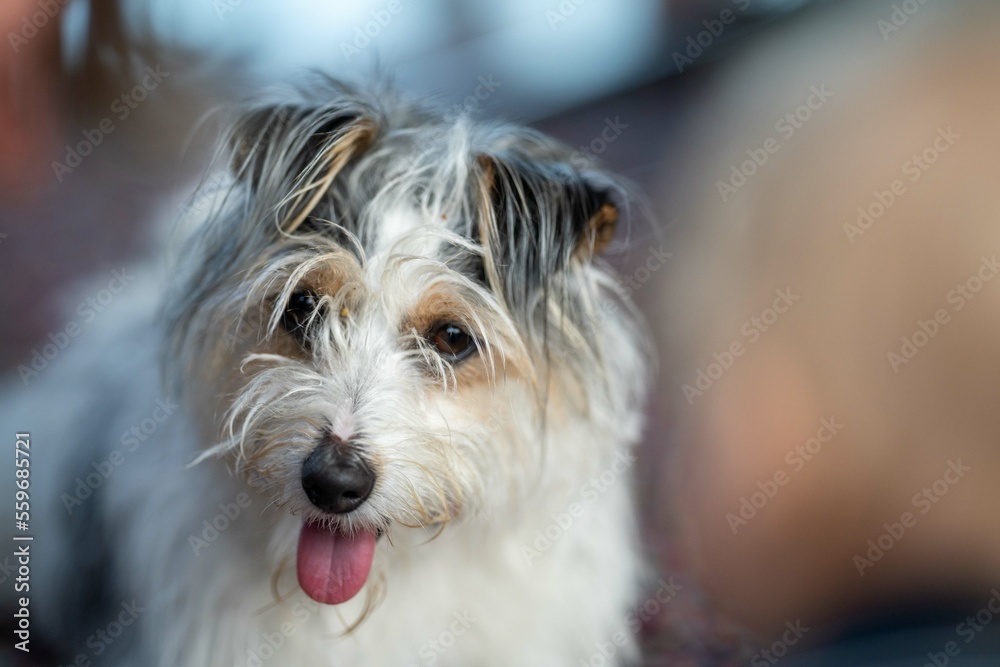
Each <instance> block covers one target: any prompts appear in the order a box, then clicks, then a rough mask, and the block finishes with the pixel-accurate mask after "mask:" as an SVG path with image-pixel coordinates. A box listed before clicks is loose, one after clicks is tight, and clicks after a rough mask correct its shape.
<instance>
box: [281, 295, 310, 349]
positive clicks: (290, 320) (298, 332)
mask: <svg viewBox="0 0 1000 667" xmlns="http://www.w3.org/2000/svg"><path fill="white" fill-rule="evenodd" d="M318 304H319V298H318V297H317V296H316V294H315V293H313V292H310V291H309V290H298V291H295V292H292V296H291V297H289V299H288V305H287V306H285V312H284V313H282V315H281V325H282V326H283V327H284V328H285V331H287V332H288V333H290V334H292V335H293V336H295V337H296V338H298V339H300V340H302V339H303V338H305V333H306V327H308V326H309V323H310V321H311V320H312V319H313V313H315V312H316V307H317V305H318Z"/></svg>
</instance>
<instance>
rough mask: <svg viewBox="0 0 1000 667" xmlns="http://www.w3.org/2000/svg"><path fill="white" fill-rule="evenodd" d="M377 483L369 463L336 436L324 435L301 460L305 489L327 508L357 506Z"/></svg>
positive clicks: (342, 511) (341, 510)
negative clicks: (324, 437) (333, 437)
mask: <svg viewBox="0 0 1000 667" xmlns="http://www.w3.org/2000/svg"><path fill="white" fill-rule="evenodd" d="M374 486H375V473H374V472H373V471H372V469H371V468H370V467H369V466H368V464H367V463H365V461H364V460H363V459H362V458H361V457H360V456H358V455H357V453H355V452H354V451H352V450H351V449H350V448H349V447H347V446H345V445H344V444H343V443H342V442H340V441H339V440H336V439H330V438H327V439H324V440H323V442H321V443H320V444H319V445H318V446H317V447H316V449H314V450H313V451H312V453H311V454H310V455H309V456H308V457H307V458H306V460H305V462H304V463H303V464H302V489H303V490H304V491H305V492H306V496H307V497H308V498H309V501H310V502H311V503H312V504H313V505H315V506H316V507H318V508H319V509H321V510H323V511H324V512H332V513H334V514H347V513H348V512H352V511H354V510H356V509H357V508H358V507H360V506H361V504H362V503H363V502H365V500H367V498H368V496H369V495H371V492H372V488H373V487H374Z"/></svg>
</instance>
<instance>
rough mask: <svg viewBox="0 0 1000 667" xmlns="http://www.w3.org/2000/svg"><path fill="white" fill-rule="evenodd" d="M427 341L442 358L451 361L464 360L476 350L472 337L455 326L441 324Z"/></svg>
mask: <svg viewBox="0 0 1000 667" xmlns="http://www.w3.org/2000/svg"><path fill="white" fill-rule="evenodd" d="M427 339H428V340H429V341H430V343H431V345H433V346H434V349H436V350H437V351H438V352H439V353H440V354H441V356H442V357H445V358H446V359H449V360H452V361H458V360H460V359H464V358H466V357H467V356H469V355H470V354H471V353H472V351H473V350H475V349H476V340H475V339H474V338H473V337H472V335H471V334H469V333H468V332H466V331H465V330H464V329H462V328H461V327H459V326H458V325H455V324H442V325H441V326H439V327H438V328H436V329H434V330H433V331H431V334H430V336H428V338H427Z"/></svg>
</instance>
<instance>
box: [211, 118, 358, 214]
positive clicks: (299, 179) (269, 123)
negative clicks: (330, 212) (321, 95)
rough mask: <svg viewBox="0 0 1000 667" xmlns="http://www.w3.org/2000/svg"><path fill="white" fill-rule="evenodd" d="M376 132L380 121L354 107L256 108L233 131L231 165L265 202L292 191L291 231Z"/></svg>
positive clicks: (290, 206) (277, 198) (238, 179)
mask: <svg viewBox="0 0 1000 667" xmlns="http://www.w3.org/2000/svg"><path fill="white" fill-rule="evenodd" d="M376 134H377V125H376V123H375V122H374V121H373V120H371V119H370V118H368V117H366V116H365V115H362V114H361V113H360V112H359V111H357V110H355V109H347V108H338V107H307V106H293V105H276V106H268V107H262V108H257V109H253V110H251V111H249V112H247V113H245V114H244V115H243V116H242V117H241V118H240V119H239V120H238V121H237V123H236V127H235V128H234V130H233V132H232V134H231V138H230V141H229V146H230V150H231V155H232V158H231V162H230V168H231V170H232V172H233V175H234V176H235V177H236V179H237V181H242V182H245V183H246V184H247V186H248V187H249V188H250V191H251V192H252V193H253V194H254V195H255V196H257V197H261V198H263V199H264V200H265V201H273V202H275V203H276V202H278V201H284V198H285V197H286V196H287V195H288V194H289V193H291V199H290V201H289V208H288V210H287V211H286V212H285V214H284V215H283V216H282V219H283V220H284V222H283V224H282V229H283V230H284V231H285V232H292V231H295V229H296V228H298V227H299V225H300V224H301V223H302V222H303V220H305V219H306V218H307V217H308V215H309V213H310V212H311V211H312V210H313V208H315V206H316V204H317V203H318V202H319V201H320V199H321V198H322V197H323V195H324V193H325V192H326V191H327V190H328V189H329V187H330V185H331V184H332V183H333V180H334V179H335V178H336V176H337V174H339V173H340V172H341V171H342V170H343V168H344V166H346V165H347V163H348V162H350V161H351V159H353V158H355V157H357V156H358V155H360V154H361V153H362V152H364V150H365V149H367V148H368V146H370V145H371V144H372V142H373V141H374V140H375V136H376Z"/></svg>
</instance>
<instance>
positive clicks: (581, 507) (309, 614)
mask: <svg viewBox="0 0 1000 667" xmlns="http://www.w3.org/2000/svg"><path fill="white" fill-rule="evenodd" d="M316 95H322V96H323V98H324V99H323V100H322V101H313V100H311V99H302V100H297V101H295V102H288V103H282V104H276V105H271V106H258V107H255V108H251V109H249V110H247V111H245V112H244V113H242V114H241V116H240V119H239V121H238V122H236V123H234V128H233V130H232V132H231V136H230V137H229V139H228V140H227V141H226V142H225V147H224V149H223V151H222V152H224V153H225V154H226V156H225V163H226V169H227V170H228V173H229V177H228V178H229V180H230V181H231V183H230V184H229V185H228V186H227V187H225V188H223V189H221V190H220V191H218V192H217V193H216V194H215V196H214V198H213V204H212V206H211V207H210V209H211V210H210V211H209V212H207V213H206V214H205V215H202V216H200V217H201V218H202V219H200V220H198V221H196V222H195V223H194V224H192V225H191V229H190V230H189V232H188V233H187V239H186V241H185V243H184V245H183V249H182V250H181V251H180V253H179V260H178V262H176V263H175V264H173V265H172V266H170V267H169V268H168V269H166V270H163V271H157V270H152V269H148V270H143V271H135V272H134V273H131V272H129V271H123V272H119V273H118V274H117V276H115V279H114V281H112V283H111V284H108V285H106V286H101V287H102V288H103V289H101V290H100V291H97V292H90V293H89V296H88V298H86V299H84V301H83V302H81V304H80V307H79V308H77V309H76V311H74V312H73V313H72V316H73V317H74V321H72V322H71V324H75V325H76V326H75V328H74V329H73V331H74V332H75V333H72V334H70V333H69V332H70V329H69V328H67V329H66V330H65V331H60V332H58V333H57V334H55V335H54V336H52V337H51V339H52V340H51V345H50V347H51V349H46V348H43V352H45V353H44V354H39V355H36V356H37V358H36V359H35V360H33V362H32V363H30V364H25V365H24V366H22V367H21V369H20V374H21V378H20V380H21V381H20V382H18V381H17V380H16V379H15V381H14V383H13V384H12V386H11V387H10V388H9V390H8V391H7V392H6V394H5V395H6V398H5V399H4V403H3V405H4V406H5V407H4V410H3V419H2V422H3V428H4V429H5V430H4V431H3V433H5V434H8V435H13V434H14V433H15V432H27V433H29V434H30V443H31V447H32V449H31V452H32V457H33V458H32V471H33V472H32V478H31V480H32V482H31V489H32V495H31V498H32V503H33V507H32V511H33V513H34V514H33V516H34V518H33V520H32V526H31V529H30V531H31V532H32V533H33V534H34V536H35V540H34V542H33V543H32V547H31V548H32V549H33V552H32V553H33V556H32V565H31V573H32V574H31V588H30V595H31V607H30V609H31V612H32V616H31V623H32V628H33V632H34V634H33V639H34V641H40V640H41V639H45V640H47V641H48V642H49V643H51V644H52V645H55V646H57V648H58V649H59V650H60V651H62V653H61V654H60V655H59V657H60V658H61V659H62V660H63V661H64V662H63V663H62V664H67V665H69V664H73V665H77V664H114V665H130V666H134V665H144V666H147V667H153V666H156V665H159V666H162V667H179V666H181V667H221V666H225V667H230V666H232V665H238V666H241V667H244V666H254V665H262V664H267V663H270V664H273V665H294V666H299V665H302V666H306V665H308V666H309V667H320V666H323V665H328V666H334V665H336V666H337V667H343V666H345V665H350V666H357V665H374V666H383V665H390V666H391V665H399V666H406V665H431V664H437V665H461V666H463V667H469V666H476V667H484V666H488V665H498V666H499V665H503V666H504V667H510V666H514V665H516V666H517V667H527V666H529V665H544V666H546V667H552V666H556V665H572V666H574V667H576V666H577V665H579V664H581V663H583V664H591V663H593V659H594V656H595V655H601V656H602V659H603V660H605V661H606V662H603V663H601V664H623V663H628V662H630V661H632V660H634V659H635V658H636V657H637V650H636V644H635V639H634V637H633V636H632V634H633V633H632V631H633V630H634V628H633V627H627V624H626V623H625V619H626V618H627V617H628V612H629V609H630V608H631V606H632V604H633V603H634V602H635V601H636V596H637V594H638V591H639V583H640V582H639V577H640V569H641V568H640V562H641V559H640V557H639V551H638V548H637V538H636V521H635V517H634V511H633V506H632V498H631V485H630V482H629V478H630V477H631V472H632V471H631V470H630V467H631V465H632V460H633V459H632V458H631V455H630V453H629V452H630V447H631V445H632V444H633V443H634V442H635V441H636V440H637V438H638V436H639V432H640V428H641V421H642V420H641V411H642V407H643V401H644V393H645V385H646V379H647V366H648V361H647V359H646V355H645V354H644V352H643V350H644V349H645V347H644V344H643V339H644V337H643V336H642V333H641V332H642V329H641V326H640V324H639V322H638V320H637V318H635V317H634V315H633V311H632V307H631V306H630V305H629V303H628V301H627V298H626V297H625V294H624V290H623V289H622V288H621V287H620V285H619V284H618V283H617V281H616V280H615V279H614V278H613V277H612V275H611V273H610V272H609V271H608V270H607V268H606V267H605V266H604V265H603V264H602V263H601V261H600V260H599V259H598V258H596V257H595V255H596V254H597V253H598V252H599V251H600V250H602V249H603V248H604V247H605V246H606V245H607V244H608V243H609V242H610V240H611V238H612V236H613V234H614V229H615V223H616V220H617V217H618V208H619V207H620V206H621V203H622V199H621V188H619V187H617V186H616V185H615V183H614V181H613V180H611V179H610V178H608V177H607V176H605V175H603V174H601V173H600V172H597V171H594V170H591V169H586V168H581V166H580V165H579V164H577V163H576V162H575V161H573V162H572V163H571V158H572V157H573V156H572V153H571V152H570V151H569V150H568V149H566V148H565V147H563V146H562V145H559V144H557V143H555V142H553V141H551V140H549V139H547V138H545V137H543V136H540V135H539V134H537V133H535V132H533V131H530V130H526V129H523V128H514V127H508V126H496V125H494V126H477V125H475V124H473V123H471V122H469V121H468V119H465V118H459V119H446V118H444V117H443V116H441V115H440V114H438V113H436V112H435V111H434V110H432V109H429V108H424V107H422V106H420V105H415V104H406V103H402V102H399V101H397V100H395V99H394V98H391V97H389V96H384V95H382V96H377V97H372V96H367V95H365V94H361V93H358V92H356V91H353V90H351V89H349V88H347V87H346V86H342V85H339V84H329V85H328V86H327V88H326V89H325V90H323V91H322V92H320V93H314V94H313V96H312V97H314V96H316ZM95 294H96V295H97V296H96V297H95ZM108 295H110V297H108ZM164 296H165V298H164ZM63 343H65V344H63ZM63 347H64V348H65V349H61V348H63ZM53 351H54V353H53ZM43 357H44V358H43ZM50 357H52V360H51V361H50V360H49V358H50ZM54 357H58V358H57V359H56V358H54ZM24 385H27V387H25V386H24ZM9 458H10V457H6V456H5V459H9ZM5 465H7V464H6V463H5ZM13 478H14V475H13V473H12V472H11V474H5V477H4V482H3V484H5V485H9V483H10V482H9V481H8V480H13ZM5 489H6V487H5ZM5 497H8V496H7V495H5ZM9 497H13V491H11V493H10V494H9ZM612 638H614V641H613V643H612ZM599 645H600V646H613V647H614V655H613V656H607V655H605V654H606V653H607V649H606V648H605V649H604V650H603V654H602V653H598V646H599ZM86 661H90V662H86Z"/></svg>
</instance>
